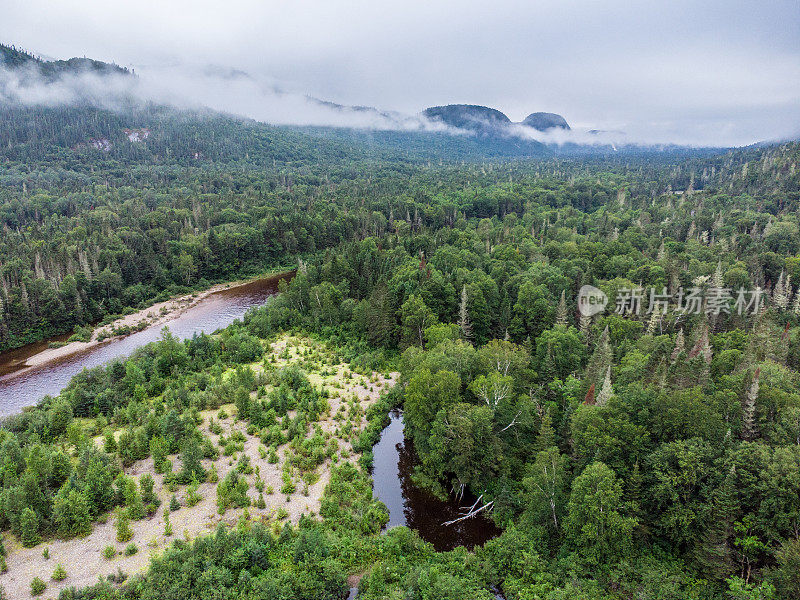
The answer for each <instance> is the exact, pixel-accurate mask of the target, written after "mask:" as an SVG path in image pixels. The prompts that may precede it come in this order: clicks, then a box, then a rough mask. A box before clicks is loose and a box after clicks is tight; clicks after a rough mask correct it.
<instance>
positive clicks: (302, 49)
mask: <svg viewBox="0 0 800 600" xmlns="http://www.w3.org/2000/svg"><path fill="white" fill-rule="evenodd" d="M6 4H8V6H6V7H4V11H3V21H4V22H3V27H2V35H3V36H7V37H5V39H4V41H6V42H11V43H17V44H20V45H22V46H24V47H26V48H28V49H30V50H33V51H36V52H40V53H42V54H45V55H49V56H54V57H59V58H61V57H69V56H74V55H79V56H80V55H84V54H85V55H87V56H91V57H93V58H98V59H101V60H108V61H111V60H113V61H116V62H118V63H120V64H124V65H130V66H133V67H134V68H136V71H137V73H139V74H140V75H141V78H142V81H143V82H148V83H150V84H151V85H153V86H154V87H155V86H160V87H159V91H158V93H159V94H167V95H172V96H176V97H177V96H181V97H183V98H187V97H188V98H191V99H193V100H196V101H197V102H198V103H199V104H209V105H211V106H215V107H220V106H222V107H227V108H228V109H229V110H232V111H235V112H242V113H244V114H247V115H249V116H253V117H255V118H259V119H262V120H266V121H270V122H277V123H289V122H298V123H303V124H323V123H330V124H341V123H342V121H341V119H342V117H343V115H344V117H346V119H345V120H344V121H345V122H347V123H351V124H352V125H353V126H357V125H359V124H360V126H387V125H385V124H382V122H383V120H384V117H382V116H378V117H376V115H375V114H367V113H364V112H359V111H353V112H352V114H350V113H347V112H346V111H345V112H344V113H342V111H334V110H331V109H330V107H325V106H321V105H318V104H317V103H314V102H313V101H310V100H308V99H306V95H311V96H314V97H317V98H324V99H326V100H332V101H335V102H339V103H342V104H357V105H362V104H366V105H372V106H376V107H379V108H380V109H381V111H382V112H386V113H387V114H389V115H394V116H392V118H390V119H389V121H390V122H391V123H394V124H393V125H391V126H393V127H396V126H398V125H397V124H396V123H395V117H396V118H399V119H400V122H401V123H404V124H402V125H399V126H402V127H405V126H409V123H411V121H408V120H407V119H408V118H409V117H402V116H401V115H415V114H417V113H418V111H420V110H421V109H422V108H424V107H426V106H430V105H435V104H448V103H457V102H468V103H475V104H485V105H488V106H492V107H495V108H498V109H499V110H502V111H504V112H505V113H506V114H508V115H509V117H511V118H512V120H521V119H522V118H524V117H525V116H526V115H527V114H528V113H530V112H534V111H551V112H557V113H560V114H563V115H564V116H565V117H566V118H567V120H568V121H569V122H570V124H571V125H573V127H574V128H576V129H577V130H579V131H580V130H584V131H585V130H588V129H603V130H623V131H625V132H626V134H627V138H628V139H630V140H637V141H648V142H650V141H654V142H678V143H691V144H724V145H738V144H748V143H752V142H755V141H759V140H763V139H771V138H781V137H785V136H789V135H796V134H797V133H798V129H800V8H799V7H798V4H797V2H796V1H795V0H791V1H787V0H774V1H771V2H768V3H760V2H755V1H750V0H730V1H725V2H723V1H722V0H708V1H706V2H690V1H688V0H673V1H672V2H669V3H661V4H660V5H657V4H656V3H653V2H644V1H639V2H636V1H634V2H631V1H622V0H607V1H606V2H602V3H599V2H596V1H590V0H573V1H572V2H557V1H547V2H544V1H538V2H530V1H527V2H522V1H519V2H510V1H506V0H497V1H495V2H491V3H487V2H483V1H481V2H478V1H475V0H462V1H460V2H455V1H454V0H440V1H438V2H435V3H431V2H427V1H426V2H422V0H404V1H399V0H391V1H387V2H374V1H373V2H368V1H366V0H328V1H326V2H311V1H309V0H296V1H293V2H288V1H275V0H273V1H267V2H264V1H258V0H230V1H228V2H225V3H217V2H214V3H211V2H202V1H201V2H197V1H195V2H187V1H184V0H173V1H170V2H154V1H152V0H140V1H138V2H121V3H103V2H99V1H96V0H84V1H77V0H72V1H70V0H68V1H64V2H59V3H49V2H45V1H44V0H26V1H24V2H23V1H22V0H7V2H6ZM209 65H220V67H219V69H220V72H222V73H230V72H234V73H235V70H239V71H242V72H244V73H247V74H248V77H244V78H242V77H238V78H233V79H230V78H228V79H226V78H225V77H221V76H220V73H209V72H207V71H206V69H207V67H208V66H209ZM231 69H233V70H234V71H230V70H231ZM170 71H171V73H172V74H171V75H169V76H167V75H165V74H167V73H169V72H170ZM197 73H202V74H203V77H196V74H197ZM218 80H220V81H224V82H227V83H226V84H224V85H219V86H217V85H216V83H213V82H216V81H218ZM276 90H281V91H276ZM244 96H249V97H244ZM398 115H400V116H398ZM334 117H335V118H334ZM412 119H413V117H412ZM414 126H418V124H417V125H414Z"/></svg>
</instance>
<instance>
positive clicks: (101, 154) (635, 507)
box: [0, 49, 800, 600]
mask: <svg viewBox="0 0 800 600" xmlns="http://www.w3.org/2000/svg"><path fill="white" fill-rule="evenodd" d="M15 52H16V51H15ZM5 53H6V54H7V55H8V56H11V59H12V60H13V61H17V62H19V63H20V64H28V63H30V62H31V61H34V64H35V65H37V66H36V68H37V69H40V70H43V73H45V74H46V75H47V77H51V78H57V77H58V76H59V73H61V72H62V71H63V70H70V69H75V68H80V69H86V68H90V69H94V70H100V71H105V70H107V68H106V67H104V66H103V64H102V63H100V64H97V65H95V64H86V63H80V62H79V63H72V64H70V63H69V62H68V61H67V62H65V63H64V64H59V65H57V66H53V65H54V64H55V63H43V62H41V61H38V62H37V61H36V59H34V58H33V57H31V56H30V55H27V54H24V53H16V54H14V53H12V52H11V51H9V50H8V49H6V50H5ZM48 65H51V66H48ZM112 70H113V71H114V72H117V75H118V76H121V77H131V76H132V75H131V74H128V73H127V72H125V71H124V70H119V69H117V68H116V67H113V68H112ZM125 102H126V101H125V100H124V99H121V105H120V106H118V107H116V109H115V110H110V109H97V108H95V107H92V106H61V107H58V106H51V107H48V108H43V107H39V106H37V107H32V106H28V107H25V106H22V105H19V104H14V105H2V106H0V114H1V115H2V119H0V221H1V222H2V235H0V350H5V349H9V348H14V347H18V346H20V345H23V344H25V343H28V342H32V341H36V340H40V339H43V338H46V337H48V336H51V335H53V334H57V333H65V332H71V331H73V330H75V329H76V328H80V327H82V326H85V325H87V324H93V323H96V322H98V321H102V320H103V319H105V318H108V317H109V316H110V315H117V314H123V313H125V312H128V311H131V310H135V309H137V308H142V307H145V306H147V305H149V304H151V303H153V302H154V301H157V300H160V299H164V298H166V297H169V296H171V295H175V294H179V293H184V292H187V291H189V290H194V289H202V288H206V287H208V286H210V285H211V284H212V283H215V282H221V281H230V280H232V279H236V278H240V277H243V276H248V275H254V274H258V273H263V272H264V271H266V270H269V269H274V268H277V267H281V266H292V267H294V266H298V269H297V274H296V276H295V277H294V278H293V279H292V280H291V281H290V282H288V283H287V282H284V283H282V284H281V293H280V294H279V295H278V296H276V297H275V298H273V299H272V300H271V301H270V302H269V303H268V304H267V305H266V306H264V307H263V308H260V309H257V310H254V311H251V312H250V313H248V315H247V316H246V318H245V319H244V320H243V322H237V323H234V324H233V325H231V326H230V327H228V328H226V329H225V330H223V331H221V332H217V333H216V334H213V335H200V336H195V337H194V338H192V339H189V340H186V341H183V342H181V341H178V340H177V339H175V338H173V337H172V336H170V335H168V334H165V335H164V338H163V339H162V340H161V341H160V342H158V343H155V344H151V345H149V346H146V347H144V348H141V349H139V350H138V351H137V352H136V353H134V354H133V355H132V356H131V357H129V358H127V359H125V360H120V361H115V362H113V363H111V364H109V365H106V366H104V367H100V368H96V369H93V370H88V371H84V372H83V373H81V374H80V375H78V376H76V377H75V378H74V379H73V380H72V381H71V383H70V384H69V386H68V387H67V388H66V389H65V390H63V391H62V392H61V394H60V395H59V396H58V397H57V398H49V397H48V398H45V399H43V400H42V401H41V403H40V404H39V405H38V406H36V407H33V408H31V409H29V410H26V411H25V412H23V413H21V414H18V415H15V416H13V417H10V418H8V419H7V420H6V421H4V422H3V423H2V426H0V531H2V536H3V537H2V540H1V541H0V573H3V572H5V571H7V570H8V569H9V567H8V563H13V560H12V558H13V557H14V556H15V554H18V553H20V552H26V551H30V549H31V548H35V549H36V552H37V553H38V554H41V555H43V556H44V554H45V553H48V552H49V550H48V548H49V546H48V545H49V544H53V543H54V542H55V541H57V540H72V542H71V543H74V544H80V543H81V540H82V539H84V538H85V537H86V536H90V535H92V533H93V532H96V531H98V530H100V529H101V528H102V527H104V526H106V525H107V524H108V523H113V528H114V532H115V538H114V539H115V540H116V542H117V543H118V544H122V546H113V545H112V546H109V547H108V553H107V554H108V555H107V556H105V554H106V553H105V550H104V556H105V560H108V561H113V560H114V559H115V557H116V556H117V555H119V554H124V555H125V556H133V555H136V554H137V553H143V552H145V548H144V547H141V548H140V547H139V546H141V545H143V544H147V543H148V541H147V540H146V539H144V537H143V536H141V535H138V536H136V537H133V538H132V536H133V535H134V533H133V532H134V531H139V530H140V529H138V528H144V527H145V525H146V524H147V523H155V522H158V523H161V521H158V520H159V519H161V520H163V531H164V536H165V537H166V538H169V539H170V540H173V539H174V542H171V543H170V544H169V547H168V548H162V549H161V550H163V551H159V552H157V553H156V554H157V557H156V558H154V559H153V560H152V562H150V563H149V567H148V568H147V570H146V571H143V572H140V573H137V574H127V573H123V572H122V571H121V570H118V571H116V572H113V571H114V568H113V567H114V565H113V563H112V562H109V563H108V572H112V574H111V575H103V577H102V578H101V581H100V582H99V583H98V584H97V585H96V586H94V587H90V588H87V589H83V590H81V589H75V588H74V587H72V586H71V585H66V587H64V585H62V584H61V583H60V582H64V581H66V584H69V583H70V579H69V578H70V577H71V576H72V575H73V574H74V570H75V566H74V565H63V564H60V563H59V564H58V565H56V564H54V565H52V569H53V571H52V576H51V575H50V573H49V572H42V573H38V574H37V575H36V577H35V578H31V581H30V593H31V594H33V595H40V594H44V593H47V590H48V587H56V586H57V585H58V586H60V588H63V589H60V593H59V596H58V597H59V598H60V599H62V600H70V599H89V598H98V599H120V600H122V599H125V600H139V599H141V600H145V599H155V598H158V599H163V600H169V599H173V598H174V599H175V600H179V599H180V600H183V599H186V598H219V599H238V598H241V599H256V598H258V599H261V598H275V599H284V598H285V599H286V600H289V599H292V600H296V599H308V600H312V599H313V600H326V599H343V598H346V597H347V594H348V590H349V587H350V585H351V583H352V582H354V581H358V588H359V596H358V597H359V598H363V599H365V600H377V599H382V598H389V599H401V598H403V599H413V600H429V599H430V600H432V599H437V600H438V599H453V600H462V599H463V600H474V599H484V598H485V599H487V600H491V599H492V598H495V594H499V593H502V595H503V597H504V598H506V599H507V600H535V599H542V600H545V599H546V600H562V599H563V600H566V599H568V598H569V599H585V600H601V599H602V600H612V599H614V600H617V599H619V600H622V599H628V598H637V599H642V600H644V599H653V600H656V599H659V600H667V599H674V600H685V599H697V600H717V599H719V600H722V599H726V600H754V599H759V600H769V599H776V600H789V599H792V598H797V597H798V594H799V592H798V590H800V576H799V575H798V574H800V373H799V371H800V292H798V288H797V285H798V283H800V220H799V218H798V214H800V174H799V173H798V169H797V164H798V160H800V144H797V143H787V144H780V145H773V146H764V147H753V148H745V149H738V150H732V151H728V152H721V151H718V152H713V153H712V152H709V151H707V150H702V151H701V150H697V151H690V150H685V149H661V150H656V149H650V150H644V149H642V150H641V151H637V152H620V153H607V152H606V151H605V150H600V151H598V152H593V153H591V154H589V155H587V156H582V157H580V158H577V157H572V158H570V157H566V156H560V155H557V156H554V155H552V153H550V152H549V151H548V150H547V149H546V148H542V147H539V146H538V145H537V146H536V147H535V148H533V149H532V147H526V148H521V147H515V146H514V144H509V142H508V141H507V140H506V141H497V140H479V139H469V138H466V139H460V138H457V137H452V136H444V135H439V134H428V133H413V132H354V131H346V130H325V129H320V128H285V127H284V128H282V127H271V126H267V125H264V124H261V123H256V122H253V121H247V120H243V119H239V118H235V117H231V116H226V115H220V114H217V113H211V112H208V113H206V112H194V113H191V112H179V111H176V110H174V109H171V108H167V107H163V106H155V105H146V106H142V105H127V104H125ZM586 285H591V286H595V287H596V288H599V290H601V291H602V292H603V293H605V295H606V296H607V298H608V299H609V304H608V306H607V307H606V309H605V310H604V311H601V312H600V313H598V314H596V315H593V316H589V315H585V314H582V312H581V310H579V309H580V306H579V303H580V297H579V291H580V290H581V288H582V287H583V286H586ZM651 290H652V292H651ZM639 293H640V294H641V306H640V307H637V306H636V305H635V303H632V302H634V297H635V296H636V294H639ZM651 294H652V295H651ZM619 298H622V299H623V300H624V301H623V302H621V303H618V299H619ZM658 298H661V299H663V298H668V299H669V301H668V302H667V303H666V304H664V303H661V304H659V303H655V302H654V301H655V300H656V299H658ZM625 299H627V300H625ZM653 306H655V307H656V309H657V310H654V311H652V310H648V309H649V308H652V307H653ZM637 308H638V310H636V309H637ZM742 308H744V310H741V309H742ZM290 347H291V348H292V349H291V350H290ZM367 391H369V394H367V396H369V399H367V398H366V396H365V398H364V399H362V400H359V399H358V398H357V397H356V392H364V393H366V392H367ZM392 408H400V409H402V410H403V418H404V422H405V427H406V435H407V436H408V438H409V439H410V440H411V442H413V447H414V449H415V451H416V457H417V464H416V469H415V473H414V483H415V484H416V485H417V486H419V487H423V488H425V489H427V490H429V491H431V492H432V493H433V494H435V495H437V496H440V497H456V498H464V499H466V498H472V499H477V501H475V504H474V505H473V508H474V509H475V510H479V511H480V512H481V514H483V515H485V516H487V517H488V518H490V519H492V520H493V521H494V522H495V523H496V524H497V526H498V527H499V528H500V529H501V530H502V533H501V535H499V536H498V537H496V538H494V539H492V540H490V541H489V542H487V543H486V544H485V545H484V546H483V547H480V548H475V549H474V550H467V549H464V548H458V549H456V550H453V551H451V552H436V551H434V549H433V547H432V546H431V544H429V543H427V542H425V541H423V539H422V538H421V537H420V536H419V535H418V533H416V532H413V531H411V530H409V529H407V528H404V527H401V528H395V529H392V530H390V531H388V532H381V528H382V526H383V525H384V524H385V523H386V522H387V514H386V508H385V507H384V506H383V505H382V504H381V503H380V502H378V501H377V500H376V499H375V497H374V496H373V493H372V488H371V484H372V480H371V477H370V471H369V468H370V464H371V448H372V447H373V445H374V444H375V442H376V441H377V440H378V438H379V435H380V431H381V429H382V428H383V427H384V426H385V424H386V422H387V419H388V417H387V415H388V412H389V410H390V409H392ZM323 422H328V423H335V429H334V430H326V429H324V427H323ZM248 451H252V452H254V453H255V454H253V456H255V457H256V458H255V459H251V455H250V454H248ZM259 461H260V462H259ZM254 462H255V463H256V464H255V465H254V464H252V463H254ZM261 463H263V465H261ZM142 465H147V466H148V468H149V467H150V466H152V469H153V474H151V473H150V472H149V471H148V472H147V473H144V474H142V472H141V470H139V471H137V473H136V474H134V473H133V471H132V469H134V467H135V468H137V469H138V468H140V467H141V466H142ZM266 465H273V466H274V465H279V466H280V469H281V470H280V479H279V481H278V482H277V484H276V489H272V488H273V486H272V485H268V484H267V482H266V481H265V480H262V475H264V476H265V477H266V475H265V472H266ZM260 466H264V471H259V470H258V467H260ZM274 468H276V469H277V468H278V467H274ZM218 469H219V470H220V471H222V475H220V473H218ZM323 473H324V474H325V477H326V478H327V479H321V478H322V474H323ZM315 485H317V486H318V487H319V488H320V489H319V490H318V491H320V498H319V502H320V505H319V510H318V512H317V514H310V513H304V514H302V515H299V516H298V515H294V514H292V515H290V513H289V509H292V510H294V507H295V506H296V505H297V503H298V502H299V503H302V502H305V500H304V498H306V497H309V494H311V496H313V493H311V492H309V490H313V489H314V486H315ZM253 490H255V492H254V491H253ZM323 490H324V491H323ZM265 496H266V497H267V499H268V500H270V502H272V501H273V500H275V499H276V498H278V497H279V498H280V499H281V503H282V506H281V507H280V508H282V509H283V512H281V510H280V509H276V510H275V511H274V512H273V511H271V512H269V513H267V512H266V509H265V506H266V505H267V504H266V502H265ZM283 497H285V498H286V499H287V502H285V503H283ZM179 498H180V499H179ZM204 499H205V501H209V500H210V501H212V509H213V510H214V511H218V512H219V514H220V515H223V516H224V515H225V514H236V515H237V518H236V519H235V520H234V521H235V522H234V523H232V524H228V525H226V524H225V523H223V522H220V523H219V525H218V526H217V527H216V529H215V531H214V532H213V533H212V534H210V535H207V536H206V535H189V532H188V530H187V532H186V534H185V535H183V536H181V535H176V533H180V532H179V531H173V526H172V523H173V522H176V523H178V522H181V518H185V517H182V516H181V515H185V514H187V513H188V511H190V510H191V509H192V508H193V507H194V506H197V505H200V506H202V503H203V501H204ZM473 501H474V500H472V501H470V502H466V500H465V503H467V504H470V505H471V504H472V502H473ZM283 504H285V506H283ZM228 511H231V512H228ZM290 517H291V518H290ZM294 517H297V518H294ZM170 519H172V520H170ZM172 536H175V537H174V538H173V537H172ZM126 544H127V545H126ZM39 548H42V550H41V551H39ZM95 558H97V557H95ZM46 559H47V556H44V558H43V560H46ZM98 560H100V559H98ZM103 565H105V563H103ZM12 568H13V567H12ZM71 571H72V573H70V572H71ZM348 578H350V579H349V580H348ZM349 582H350V583H349ZM27 583H28V582H26V586H27ZM26 593H27V592H26ZM5 597H6V592H5V591H4V590H3V588H2V587H0V598H5Z"/></svg>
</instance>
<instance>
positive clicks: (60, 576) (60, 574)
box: [52, 563, 67, 581]
mask: <svg viewBox="0 0 800 600" xmlns="http://www.w3.org/2000/svg"><path fill="white" fill-rule="evenodd" d="M66 578H67V570H66V569H65V568H64V565H62V564H61V563H58V564H57V565H56V569H55V571H53V575H52V579H53V581H64V580H65V579H66Z"/></svg>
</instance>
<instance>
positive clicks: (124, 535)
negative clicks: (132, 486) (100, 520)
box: [114, 511, 133, 543]
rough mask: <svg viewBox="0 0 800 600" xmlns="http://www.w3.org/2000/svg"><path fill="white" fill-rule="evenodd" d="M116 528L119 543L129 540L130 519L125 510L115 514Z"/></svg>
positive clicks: (131, 536)
mask: <svg viewBox="0 0 800 600" xmlns="http://www.w3.org/2000/svg"><path fill="white" fill-rule="evenodd" d="M114 527H115V528H116V530H117V541H118V542H120V543H124V542H129V541H131V539H133V531H131V520H130V518H129V517H128V514H127V512H126V511H121V512H120V513H119V515H118V516H117V522H116V523H115V524H114Z"/></svg>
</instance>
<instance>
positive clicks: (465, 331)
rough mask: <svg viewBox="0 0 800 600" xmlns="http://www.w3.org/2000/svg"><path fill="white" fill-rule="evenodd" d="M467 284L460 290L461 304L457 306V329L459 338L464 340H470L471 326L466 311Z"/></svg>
mask: <svg viewBox="0 0 800 600" xmlns="http://www.w3.org/2000/svg"><path fill="white" fill-rule="evenodd" d="M467 299H468V298H467V284H466V283H465V284H464V285H463V287H462V288H461V302H460V303H459V305H458V327H459V329H460V330H461V336H462V337H463V338H464V339H465V340H471V339H472V324H471V323H470V320H469V311H468V310H467Z"/></svg>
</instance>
